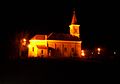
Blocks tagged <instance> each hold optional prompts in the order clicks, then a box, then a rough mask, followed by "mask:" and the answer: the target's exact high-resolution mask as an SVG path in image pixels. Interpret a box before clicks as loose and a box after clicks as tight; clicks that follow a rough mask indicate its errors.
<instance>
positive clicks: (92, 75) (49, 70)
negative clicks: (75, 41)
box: [0, 58, 119, 84]
mask: <svg viewBox="0 0 120 84" xmlns="http://www.w3.org/2000/svg"><path fill="white" fill-rule="evenodd" d="M0 63H1V64H0V65H1V69H0V84H64V83H65V84H78V83H81V82H84V83H85V82H88V81H89V82H94V81H93V80H94V79H95V80H98V81H99V80H100V81H103V80H104V79H105V80H106V77H107V78H110V79H111V78H114V77H115V76H111V75H114V74H115V75H118V73H117V71H118V70H119V69H118V68H117V67H116V65H118V64H119V61H117V60H116V59H114V60H106V59H104V60H103V59H96V58H94V59H76V58H69V59H59V60H58V59H17V60H7V61H4V62H2V61H1V62H0ZM112 69H113V70H112ZM111 71H112V72H111ZM101 76H102V77H101ZM109 81H110V80H109Z"/></svg>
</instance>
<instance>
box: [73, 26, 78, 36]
mask: <svg viewBox="0 0 120 84" xmlns="http://www.w3.org/2000/svg"><path fill="white" fill-rule="evenodd" d="M73 33H74V34H78V33H79V32H78V28H77V27H75V26H73Z"/></svg>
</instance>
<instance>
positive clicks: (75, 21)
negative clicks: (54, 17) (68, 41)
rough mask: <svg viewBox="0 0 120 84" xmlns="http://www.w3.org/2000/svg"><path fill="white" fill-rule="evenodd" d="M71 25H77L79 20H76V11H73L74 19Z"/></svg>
mask: <svg viewBox="0 0 120 84" xmlns="http://www.w3.org/2000/svg"><path fill="white" fill-rule="evenodd" d="M71 24H77V18H76V14H75V9H74V10H73V17H72V22H71Z"/></svg>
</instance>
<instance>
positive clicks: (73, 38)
mask: <svg viewBox="0 0 120 84" xmlns="http://www.w3.org/2000/svg"><path fill="white" fill-rule="evenodd" d="M47 39H48V40H69V41H80V39H79V38H78V37H77V36H72V35H70V34H63V33H52V34H51V36H49V37H48V38H47Z"/></svg>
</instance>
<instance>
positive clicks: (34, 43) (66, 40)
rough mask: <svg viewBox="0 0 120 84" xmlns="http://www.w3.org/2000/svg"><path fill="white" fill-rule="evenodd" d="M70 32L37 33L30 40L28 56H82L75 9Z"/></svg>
mask: <svg viewBox="0 0 120 84" xmlns="http://www.w3.org/2000/svg"><path fill="white" fill-rule="evenodd" d="M69 27H70V33H69V34H64V33H54V32H52V33H50V34H49V35H41V34H40V35H35V36H34V37H33V38H31V39H30V40H29V42H30V43H29V46H28V57H74V56H77V57H81V43H82V42H81V40H80V31H79V27H80V25H78V24H77V19H76V15H75V11H73V17H72V22H71V25H70V26H69Z"/></svg>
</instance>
